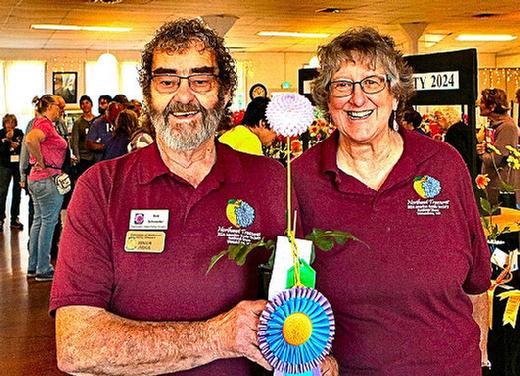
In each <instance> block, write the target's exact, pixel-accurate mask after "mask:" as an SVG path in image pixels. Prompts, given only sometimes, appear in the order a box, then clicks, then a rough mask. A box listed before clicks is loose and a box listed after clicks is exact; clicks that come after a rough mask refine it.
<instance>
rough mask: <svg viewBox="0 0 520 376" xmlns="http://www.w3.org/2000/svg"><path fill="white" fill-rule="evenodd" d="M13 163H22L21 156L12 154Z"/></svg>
mask: <svg viewBox="0 0 520 376" xmlns="http://www.w3.org/2000/svg"><path fill="white" fill-rule="evenodd" d="M11 162H13V163H15V162H20V156H19V155H18V154H11Z"/></svg>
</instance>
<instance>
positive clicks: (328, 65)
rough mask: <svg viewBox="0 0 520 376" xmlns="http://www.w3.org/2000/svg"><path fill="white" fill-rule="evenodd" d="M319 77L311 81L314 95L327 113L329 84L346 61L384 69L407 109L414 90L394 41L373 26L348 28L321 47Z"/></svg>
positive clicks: (408, 68)
mask: <svg viewBox="0 0 520 376" xmlns="http://www.w3.org/2000/svg"><path fill="white" fill-rule="evenodd" d="M318 58H319V61H320V74H319V76H318V77H317V78H316V79H315V80H314V81H313V82H312V96H313V99H314V101H315V102H316V104H317V105H318V107H320V108H321V109H322V110H323V111H325V112H328V101H329V95H330V82H331V80H332V76H333V75H334V73H336V72H337V71H338V69H339V68H340V66H341V64H342V63H343V62H344V61H347V62H353V63H356V64H359V63H362V64H366V65H367V66H369V67H370V68H371V69H375V68H376V67H382V68H383V69H384V71H385V73H386V75H387V76H388V79H389V81H390V90H391V92H392V94H393V96H394V97H395V98H396V99H397V101H398V103H399V105H398V106H399V107H398V109H401V108H402V107H404V105H405V104H406V102H407V101H408V100H409V99H410V98H411V97H412V96H413V94H414V92H415V89H414V85H413V80H412V69H411V68H410V67H409V66H408V65H407V64H406V62H405V61H404V58H403V55H402V53H401V52H400V51H399V50H397V49H396V46H395V42H394V40H393V39H392V38H391V37H389V36H386V35H382V34H380V33H379V32H378V31H377V30H375V29H373V28H371V27H361V28H353V29H348V30H347V31H345V32H343V33H342V34H340V35H338V36H337V37H336V38H334V39H333V40H332V41H331V42H330V43H329V44H327V45H325V46H320V47H319V48H318Z"/></svg>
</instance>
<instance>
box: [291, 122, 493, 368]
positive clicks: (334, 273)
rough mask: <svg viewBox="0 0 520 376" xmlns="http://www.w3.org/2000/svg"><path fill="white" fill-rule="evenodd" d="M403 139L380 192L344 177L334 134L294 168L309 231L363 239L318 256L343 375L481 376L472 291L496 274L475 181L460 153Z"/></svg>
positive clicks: (418, 138)
mask: <svg viewBox="0 0 520 376" xmlns="http://www.w3.org/2000/svg"><path fill="white" fill-rule="evenodd" d="M401 135H402V136H403V139H404V152H403V155H402V156H401V158H400V160H399V161H398V162H397V164H396V165H395V166H394V168H393V170H392V171H391V173H390V175H389V176H388V178H387V180H386V181H385V182H384V184H383V186H382V187H381V189H380V190H379V191H374V190H372V189H370V188H368V187H367V186H365V185H364V184H362V183H361V182H360V181H358V180H356V179H355V178H353V177H351V176H349V175H347V174H345V173H343V172H342V171H340V170H339V169H338V168H337V165H336V149H337V136H338V135H337V134H335V135H333V136H332V137H331V138H329V139H328V140H326V141H324V142H323V143H320V144H318V145H317V146H315V147H314V148H312V149H310V150H308V151H307V152H306V153H304V154H303V155H302V156H301V157H300V158H298V159H297V160H296V161H295V162H294V179H293V182H294V185H295V189H296V191H297V195H298V201H299V203H300V209H301V219H302V224H303V229H304V232H305V233H308V232H310V231H311V230H312V228H313V227H317V228H321V229H330V230H335V229H337V230H343V231H350V232H352V233H353V234H354V235H355V236H357V237H358V238H359V239H361V240H362V241H363V243H362V242H349V243H347V244H346V245H345V246H336V247H335V248H334V249H333V250H332V251H330V252H327V253H320V251H318V252H317V260H316V263H315V264H314V267H315V269H316V271H317V288H318V289H319V290H320V291H321V292H322V293H323V294H324V295H325V296H327V298H328V299H329V300H330V302H331V304H332V308H333V310H334V314H335V318H336V339H335V342H334V345H333V353H334V356H335V357H336V358H337V359H338V361H339V362H340V365H341V372H340V374H342V375H343V374H348V375H450V376H453V375H458V376H462V375H477V374H479V372H480V351H479V345H478V344H479V328H478V326H477V325H476V323H475V322H474V321H473V319H472V304H471V302H470V300H469V298H468V296H467V294H479V293H482V292H484V291H486V289H487V288H488V286H489V279H490V270H491V269H490V264H489V251H488V248H487V246H486V241H485V238H484V234H483V231H482V226H481V223H480V218H479V215H478V211H477V207H476V203H475V199H474V196H473V191H472V185H471V179H470V177H469V173H468V171H467V169H466V167H465V165H464V162H463V161H462V159H461V158H460V156H459V155H458V153H457V152H456V151H455V149H453V148H452V147H451V146H449V145H447V144H444V143H441V142H437V141H433V140H431V139H429V138H427V137H424V136H422V135H420V134H417V133H414V132H408V131H402V133H401ZM365 244H366V245H368V247H367V246H365Z"/></svg>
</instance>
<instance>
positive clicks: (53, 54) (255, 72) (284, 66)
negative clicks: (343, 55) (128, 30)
mask: <svg viewBox="0 0 520 376" xmlns="http://www.w3.org/2000/svg"><path fill="white" fill-rule="evenodd" d="M104 52H106V51H93V50H87V51H84V50H81V51H79V50H43V49H42V50H24V49H0V60H45V61H46V62H47V79H46V82H47V91H50V90H51V87H52V72H55V71H74V72H78V93H79V94H82V93H83V92H84V91H85V80H84V62H85V61H89V60H90V61H93V60H96V59H97V58H98V57H99V55H101V54H102V53H104ZM110 52H111V53H113V54H114V55H115V56H116V58H117V59H118V60H119V61H123V60H139V59H140V51H110ZM233 56H234V57H235V59H236V60H237V61H241V62H244V63H245V64H246V66H247V76H246V88H249V87H251V85H253V84H255V83H257V82H260V83H262V84H264V85H265V86H266V87H267V88H268V90H269V92H270V93H271V92H273V91H283V90H282V88H281V85H282V82H284V81H288V82H289V83H290V85H291V87H290V89H289V90H288V91H293V92H296V91H297V90H298V69H300V68H303V66H304V65H306V64H308V62H309V60H310V59H311V58H312V57H313V56H314V54H313V53H303V52H302V53H298V52H294V53H289V52H287V53H283V52H272V53H260V52H259V53H246V52H234V53H233ZM478 64H479V67H480V68H495V67H510V68H512V67H520V55H511V56H500V57H496V56H495V55H494V54H479V55H478Z"/></svg>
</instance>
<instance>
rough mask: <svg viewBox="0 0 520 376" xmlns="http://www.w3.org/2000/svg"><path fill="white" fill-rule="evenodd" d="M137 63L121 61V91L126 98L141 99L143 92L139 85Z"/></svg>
mask: <svg viewBox="0 0 520 376" xmlns="http://www.w3.org/2000/svg"><path fill="white" fill-rule="evenodd" d="M138 68H139V63H138V62H137V61H123V62H122V63H121V80H120V83H121V86H120V87H121V93H122V94H125V95H126V96H127V97H128V99H137V100H139V101H141V100H142V99H143V92H142V90H141V86H139V73H138Z"/></svg>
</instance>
